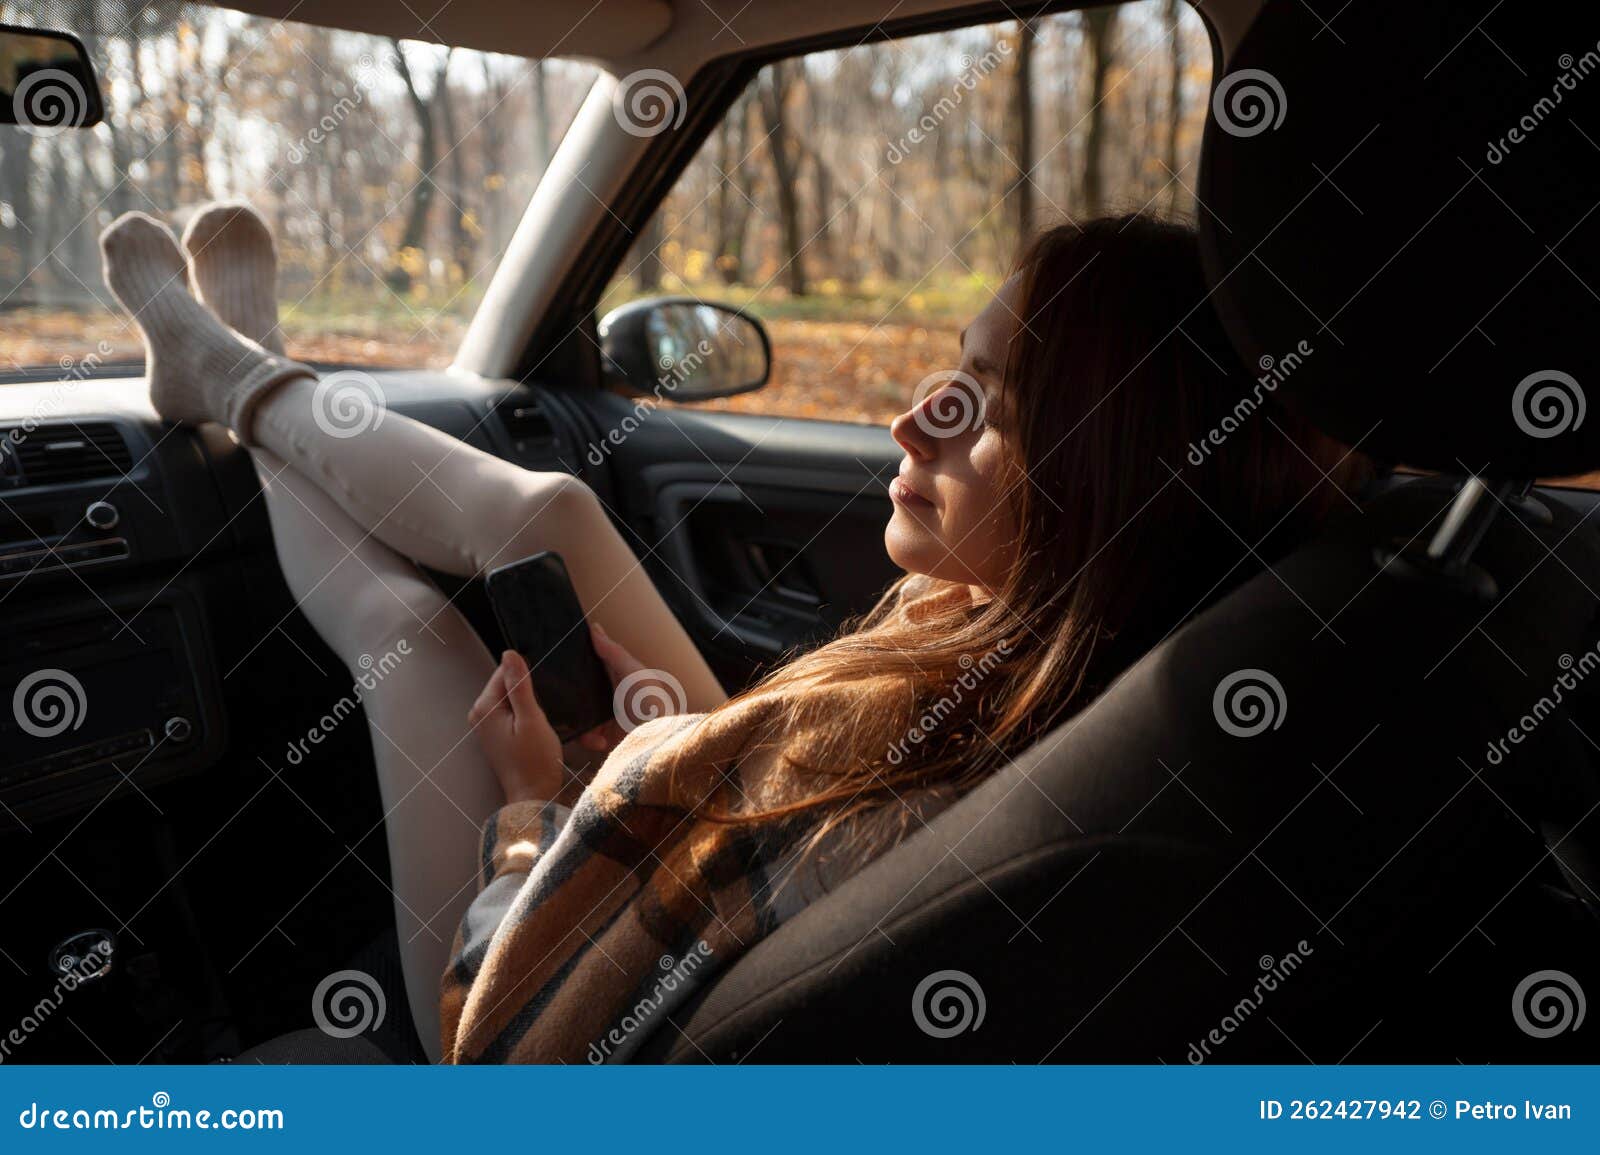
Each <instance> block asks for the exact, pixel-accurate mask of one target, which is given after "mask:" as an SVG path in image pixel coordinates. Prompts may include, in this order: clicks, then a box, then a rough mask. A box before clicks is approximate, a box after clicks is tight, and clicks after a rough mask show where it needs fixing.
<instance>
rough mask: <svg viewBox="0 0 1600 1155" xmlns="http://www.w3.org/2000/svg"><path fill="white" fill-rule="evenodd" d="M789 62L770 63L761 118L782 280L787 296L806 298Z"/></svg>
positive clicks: (765, 77)
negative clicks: (788, 107)
mask: <svg viewBox="0 0 1600 1155" xmlns="http://www.w3.org/2000/svg"><path fill="white" fill-rule="evenodd" d="M787 69H788V62H787V61H782V60H780V61H777V62H776V63H774V64H769V65H768V66H767V69H766V75H765V76H763V77H762V78H761V118H762V121H763V122H764V123H765V125H766V129H767V152H768V154H769V155H770V156H771V157H772V179H773V183H774V184H775V185H776V186H777V194H778V223H779V227H780V228H781V230H782V232H783V248H784V258H785V260H784V268H783V272H784V280H785V282H786V283H787V285H788V288H789V294H790V295H791V296H795V297H803V296H805V295H806V270H805V263H804V260H803V255H802V253H801V245H802V241H801V239H800V204H799V198H798V197H797V196H796V195H795V187H794V184H795V161H794V155H793V153H792V152H791V151H790V142H789V126H788V124H787V123H786V122H785V120H784V104H785V102H786V100H787V98H788V94H789V77H788V72H787Z"/></svg>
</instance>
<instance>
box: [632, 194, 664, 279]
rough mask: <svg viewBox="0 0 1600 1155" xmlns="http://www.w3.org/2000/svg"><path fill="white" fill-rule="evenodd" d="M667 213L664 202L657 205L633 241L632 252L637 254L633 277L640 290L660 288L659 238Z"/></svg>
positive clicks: (660, 237)
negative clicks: (637, 237)
mask: <svg viewBox="0 0 1600 1155" xmlns="http://www.w3.org/2000/svg"><path fill="white" fill-rule="evenodd" d="M666 214H667V206H666V205H665V204H662V205H660V206H659V207H657V209H656V211H655V212H653V213H651V214H650V219H649V220H648V221H646V222H645V226H644V228H642V229H640V230H639V239H638V240H637V241H635V242H634V252H635V253H636V254H638V256H637V262H638V263H637V265H636V266H635V268H634V274H633V275H634V278H635V279H636V280H637V282H638V285H639V289H640V291H641V292H645V293H654V292H655V291H656V290H658V289H660V288H661V274H662V272H663V268H662V264H661V240H662V231H663V229H664V228H665V225H664V224H663V223H662V222H663V219H664V218H665V217H666Z"/></svg>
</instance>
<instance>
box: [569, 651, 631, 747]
mask: <svg viewBox="0 0 1600 1155" xmlns="http://www.w3.org/2000/svg"><path fill="white" fill-rule="evenodd" d="M589 636H590V637H591V638H592V639H593V640H594V652H595V653H597V654H599V655H600V660H601V662H603V663H605V667H606V673H607V674H609V675H611V685H612V686H613V687H615V686H617V685H618V684H619V683H620V682H621V681H622V679H624V678H626V677H627V676H628V675H629V674H632V673H635V672H637V671H639V670H642V669H644V663H643V662H641V661H640V660H639V659H638V658H636V657H634V656H633V655H632V654H630V653H629V652H628V651H627V650H625V649H623V648H622V646H621V645H620V644H619V643H617V642H614V641H612V640H611V635H610V634H608V633H606V632H605V630H604V629H602V628H601V626H600V623H598V622H591V623H589ZM623 733H624V731H623V729H622V726H621V725H620V724H619V719H617V718H612V719H611V721H609V722H606V723H603V724H602V725H599V726H596V727H595V728H594V729H593V730H590V731H589V732H588V733H586V734H583V735H580V736H579V738H578V745H579V746H581V747H582V748H583V749H585V750H589V751H592V752H594V753H596V754H604V753H607V752H608V751H610V749H611V747H613V746H615V745H616V744H617V743H618V742H620V741H622V735H623Z"/></svg>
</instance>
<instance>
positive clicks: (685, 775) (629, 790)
mask: <svg viewBox="0 0 1600 1155" xmlns="http://www.w3.org/2000/svg"><path fill="white" fill-rule="evenodd" d="M774 713H775V703H774V702H772V701H770V700H769V701H765V702H763V701H761V700H756V701H753V702H746V703H741V704H740V705H739V706H738V707H735V708H733V709H731V710H725V711H719V712H718V713H716V714H711V715H684V716H680V717H673V718H664V719H658V720H656V721H653V722H650V723H647V724H646V725H644V726H641V727H639V728H638V729H637V730H635V731H634V732H633V733H632V734H629V735H628V736H627V737H626V738H625V739H624V740H623V741H622V743H621V744H619V745H618V747H617V748H616V749H615V750H614V751H613V752H612V754H611V756H610V757H609V758H607V759H606V761H605V763H604V764H603V765H602V766H601V768H600V770H599V771H598V772H597V775H596V778H595V780H594V781H593V782H592V783H591V784H590V785H589V787H588V788H587V789H586V790H585V791H584V793H583V795H582V796H581V797H580V798H579V800H578V802H577V804H576V805H575V806H574V807H572V808H571V809H570V810H569V809H568V808H566V807H563V806H559V805H556V804H554V803H538V802H520V803H514V804H512V805H509V806H506V807H504V808H502V809H501V810H499V811H498V812H496V813H495V814H494V815H493V816H492V817H491V818H490V819H489V821H488V823H487V824H486V826H485V828H484V835H483V849H482V858H481V867H480V878H479V885H480V890H479V893H478V896H477V898H476V899H474V901H473V903H472V905H471V907H470V908H469V909H468V911H467V913H466V915H465V917H464V918H463V920H462V924H461V927H460V929H459V930H458V932H457V934H456V940H455V945H454V949H453V951H452V957H451V960H450V963H449V966H448V967H447V968H446V970H445V974H444V977H443V981H442V989H441V1017H442V1024H441V1029H442V1032H443V1043H444V1057H445V1061H446V1062H456V1063H523V1062H534V1063H537V1062H558V1061H566V1062H577V1061H587V1062H609V1061H616V1060H619V1059H625V1058H627V1057H628V1056H629V1055H630V1054H632V1053H633V1051H634V1050H636V1049H637V1047H638V1046H639V1044H640V1043H642V1042H643V1040H644V1038H645V1037H646V1036H647V1034H648V1032H649V1030H650V1029H651V1028H652V1027H654V1026H656V1025H659V1024H660V1022H661V1020H663V1019H664V1018H665V1017H666V1016H667V1015H669V1014H670V1013H671V1012H672V1010H673V1009H675V1008H676V1007H677V1006H679V1005H681V1004H682V1003H683V1002H684V1000H686V999H687V998H688V997H689V996H690V995H691V994H692V993H693V992H694V991H695V990H696V989H697V988H698V987H699V986H701V985H703V984H704V982H705V981H706V980H707V979H708V978H709V977H710V976H711V975H712V974H713V973H714V972H715V971H716V970H717V969H718V968H720V967H722V966H724V965H726V964H727V963H728V962H729V961H730V960H731V959H733V958H735V957H737V956H738V955H739V954H740V953H741V952H742V951H744V950H745V949H747V948H748V947H749V946H750V945H751V944H752V943H754V942H756V941H757V940H759V939H760V938H762V937H763V936H764V935H766V934H768V933H770V931H771V930H772V928H773V927H774V926H776V925H777V922H778V921H779V916H780V910H781V906H780V904H778V903H777V902H776V901H775V897H776V896H775V894H774V891H773V884H774V881H775V879H776V877H777V876H778V875H779V874H781V873H783V872H784V871H785V870H786V869H787V867H788V865H789V863H790V862H791V861H792V860H793V858H794V857H795V855H796V853H797V852H798V850H799V849H800V844H801V843H802V842H803V840H804V839H805V836H806V835H807V834H809V832H810V830H811V827H810V825H809V824H806V825H804V826H800V825H797V824H795V823H792V822H791V823H787V824H780V825H768V826H763V827H759V828H758V827H752V826H747V825H735V824H728V823H720V822H711V821H705V820H702V819H699V818H696V817H694V816H693V815H692V813H691V812H692V810H693V808H694V805H695V804H696V803H697V802H699V801H703V800H705V799H706V798H707V797H708V796H710V795H711V793H712V791H713V790H716V789H718V787H719V786H723V785H724V784H725V783H727V784H728V786H727V787H724V790H723V793H721V794H718V796H717V801H718V805H727V802H726V801H725V795H726V794H727V793H728V792H729V787H731V792H732V793H733V795H734V797H735V799H736V800H737V799H738V798H740V797H743V798H745V799H746V800H750V801H754V800H755V798H754V794H753V793H752V792H753V791H754V793H755V794H759V793H760V791H761V787H759V786H758V785H756V784H757V783H759V782H760V780H761V779H762V778H763V776H764V775H763V772H764V770H770V768H771V767H772V766H773V765H775V764H776V755H775V752H774V751H771V750H767V751H760V750H758V751H757V752H755V753H751V752H750V743H749V738H750V736H751V733H752V730H755V729H758V728H760V724H761V722H762V721H763V715H773V714H774Z"/></svg>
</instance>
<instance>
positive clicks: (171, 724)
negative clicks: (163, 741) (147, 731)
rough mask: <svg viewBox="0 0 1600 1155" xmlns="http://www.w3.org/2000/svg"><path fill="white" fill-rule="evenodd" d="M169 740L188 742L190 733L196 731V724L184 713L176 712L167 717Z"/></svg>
mask: <svg viewBox="0 0 1600 1155" xmlns="http://www.w3.org/2000/svg"><path fill="white" fill-rule="evenodd" d="M166 731H167V741H169V742H187V741H188V740H189V735H191V734H193V733H194V724H193V723H192V722H190V721H189V719H187V718H185V717H184V716H183V715H182V714H175V715H173V716H172V717H171V718H168V719H167V725H166Z"/></svg>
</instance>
